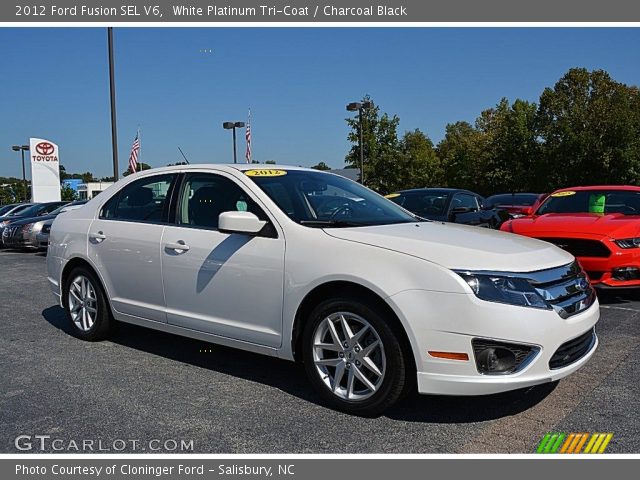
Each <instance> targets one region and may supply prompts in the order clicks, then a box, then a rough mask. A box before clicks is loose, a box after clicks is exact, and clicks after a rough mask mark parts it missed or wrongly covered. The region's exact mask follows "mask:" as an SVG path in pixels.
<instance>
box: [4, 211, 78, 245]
mask: <svg viewBox="0 0 640 480" xmlns="http://www.w3.org/2000/svg"><path fill="white" fill-rule="evenodd" d="M67 203H69V202H44V203H30V204H26V205H25V206H24V207H22V206H20V207H17V208H16V209H14V210H12V211H11V212H10V213H8V214H7V215H5V216H4V217H0V246H6V245H5V244H4V239H5V238H6V237H7V235H5V230H6V229H7V227H8V226H9V225H11V224H13V223H14V222H17V221H20V220H23V219H25V218H31V217H39V216H42V215H47V214H49V213H51V212H52V211H54V210H55V209H56V208H58V207H60V206H62V205H66V204H67Z"/></svg>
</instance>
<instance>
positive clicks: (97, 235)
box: [89, 231, 107, 243]
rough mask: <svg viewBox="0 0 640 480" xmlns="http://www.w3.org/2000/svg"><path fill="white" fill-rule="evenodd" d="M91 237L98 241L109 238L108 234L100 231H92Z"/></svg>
mask: <svg viewBox="0 0 640 480" xmlns="http://www.w3.org/2000/svg"><path fill="white" fill-rule="evenodd" d="M89 238H91V240H93V241H94V242H96V243H100V242H102V241H103V240H105V239H106V238H107V236H106V235H105V234H104V233H102V232H101V231H100V232H98V233H91V234H90V235H89Z"/></svg>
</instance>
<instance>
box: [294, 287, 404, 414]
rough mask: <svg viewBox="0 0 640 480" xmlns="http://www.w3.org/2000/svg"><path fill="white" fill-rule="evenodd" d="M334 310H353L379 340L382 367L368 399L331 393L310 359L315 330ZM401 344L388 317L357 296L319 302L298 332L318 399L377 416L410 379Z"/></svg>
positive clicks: (307, 368) (400, 392)
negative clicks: (376, 383)
mask: <svg viewBox="0 0 640 480" xmlns="http://www.w3.org/2000/svg"><path fill="white" fill-rule="evenodd" d="M338 312H349V313H353V314H355V315H357V316H359V317H361V318H362V319H365V320H366V321H367V322H368V323H369V324H370V326H371V327H373V329H374V330H375V333H376V334H377V336H378V337H379V339H380V341H381V342H382V345H383V352H384V357H385V360H386V368H385V370H384V372H383V373H384V375H383V376H382V379H381V380H380V382H381V383H380V384H379V385H378V386H377V390H376V391H375V393H373V394H372V395H371V396H369V397H368V398H364V399H358V400H348V399H346V398H342V397H341V396H339V395H337V394H335V393H334V392H333V391H332V390H331V388H330V387H329V386H328V385H327V384H326V383H325V381H326V380H324V379H323V377H322V376H321V373H320V372H319V371H318V368H317V367H316V364H315V359H314V342H315V336H316V330H317V329H318V327H319V325H320V324H321V323H322V322H323V321H324V320H325V319H327V318H329V317H331V316H332V315H334V314H336V313H338ZM402 345H403V342H402V341H401V338H400V337H399V335H398V334H397V333H396V331H395V329H394V328H393V326H392V325H391V324H390V321H389V319H385V317H384V316H383V314H382V312H381V311H379V310H378V309H377V308H375V307H372V306H369V305H367V302H365V301H362V300H359V299H348V298H336V299H331V300H325V301H323V302H322V303H320V304H319V305H318V306H316V307H315V308H314V309H313V311H312V312H311V314H310V316H309V318H308V319H307V321H306V323H305V327H304V330H303V333H302V355H303V361H304V366H305V370H306V372H307V376H308V377H309V380H310V382H311V384H312V385H313V387H314V389H315V390H316V391H317V392H318V394H319V395H320V397H321V398H322V400H323V401H324V402H325V403H326V404H327V405H329V406H330V407H332V408H335V409H336V410H340V411H343V412H346V413H350V414H355V415H359V416H365V417H373V416H378V415H380V414H381V413H382V412H384V411H385V410H387V409H388V408H389V407H391V406H392V405H393V404H394V403H396V402H397V401H398V400H399V399H400V398H401V397H402V396H403V394H404V393H406V391H407V388H406V387H407V386H408V385H410V380H409V378H408V374H409V369H408V365H407V359H406V358H407V357H406V356H405V354H406V353H409V352H404V351H403V347H402ZM343 355H344V353H343ZM325 378H326V376H325ZM331 382H333V380H332V381H330V383H331ZM333 383H336V382H333ZM338 383H339V382H338ZM362 385H364V384H362Z"/></svg>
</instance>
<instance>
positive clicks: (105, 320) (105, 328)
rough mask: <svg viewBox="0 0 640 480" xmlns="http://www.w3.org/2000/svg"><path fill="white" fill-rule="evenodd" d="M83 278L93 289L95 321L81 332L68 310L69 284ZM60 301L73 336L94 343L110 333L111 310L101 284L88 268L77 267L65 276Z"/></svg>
mask: <svg viewBox="0 0 640 480" xmlns="http://www.w3.org/2000/svg"><path fill="white" fill-rule="evenodd" d="M78 277H84V278H86V279H88V281H89V282H90V283H91V286H92V287H93V290H94V292H95V298H96V301H95V305H96V310H97V311H96V314H95V321H94V322H93V325H91V327H90V328H89V329H88V330H86V331H85V330H82V329H81V328H79V327H78V326H77V325H76V323H75V322H74V321H73V319H72V316H71V309H70V301H69V297H70V293H69V292H70V289H71V284H72V283H73V282H74V281H75V280H76V279H77V278H78ZM62 295H63V297H62V301H63V305H64V310H65V312H66V314H67V321H68V322H69V327H70V330H71V332H72V333H73V335H74V336H76V337H78V338H80V339H82V340H87V341H89V342H96V341H99V340H104V339H105V338H106V337H107V336H108V335H109V332H110V329H111V324H112V319H111V310H110V309H109V304H108V302H107V297H106V295H105V293H104V289H103V288H102V284H101V283H100V280H99V279H98V277H97V275H96V274H95V273H94V272H93V270H91V269H90V268H88V267H85V266H79V267H76V268H74V269H73V270H72V271H71V272H69V275H67V278H66V281H65V284H64V286H63V289H62Z"/></svg>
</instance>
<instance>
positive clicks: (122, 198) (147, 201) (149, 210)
mask: <svg viewBox="0 0 640 480" xmlns="http://www.w3.org/2000/svg"><path fill="white" fill-rule="evenodd" d="M175 178H176V174H168V175H157V176H153V177H147V178H142V179H140V180H137V181H135V182H133V183H131V184H129V185H127V186H126V187H124V188H123V189H122V190H120V192H119V193H118V194H116V195H115V196H114V197H112V198H111V199H110V200H109V201H108V202H107V203H106V204H105V205H104V206H103V207H102V210H101V211H100V218H102V219H106V220H126V221H131V222H151V223H162V222H165V221H166V217H167V209H168V206H169V205H168V202H169V198H168V197H169V191H170V188H171V184H172V183H173V181H174V180H175Z"/></svg>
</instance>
